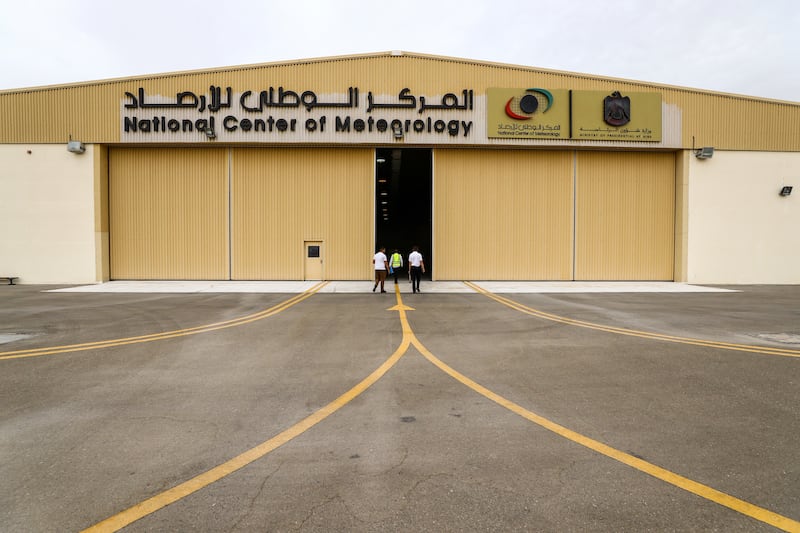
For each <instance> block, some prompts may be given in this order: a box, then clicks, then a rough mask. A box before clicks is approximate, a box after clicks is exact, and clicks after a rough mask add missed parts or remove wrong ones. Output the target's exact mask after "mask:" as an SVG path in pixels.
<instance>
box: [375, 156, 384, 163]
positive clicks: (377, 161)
mask: <svg viewBox="0 0 800 533" xmlns="http://www.w3.org/2000/svg"><path fill="white" fill-rule="evenodd" d="M375 162H376V163H378V164H380V163H386V160H385V159H384V158H382V157H379V158H378V159H376V160H375Z"/></svg>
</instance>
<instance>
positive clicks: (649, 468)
mask: <svg viewBox="0 0 800 533" xmlns="http://www.w3.org/2000/svg"><path fill="white" fill-rule="evenodd" d="M395 294H396V296H397V305H396V306H394V307H391V308H389V309H388V310H389V311H398V312H399V315H400V322H401V324H402V330H403V338H402V340H401V342H400V346H398V348H397V350H395V352H394V353H393V354H392V355H391V356H390V357H389V358H388V359H387V360H386V361H384V363H383V364H381V365H380V366H379V367H378V368H377V369H376V370H374V371H373V372H372V374H370V375H369V376H367V377H366V378H364V379H363V380H362V381H361V382H360V383H359V384H357V385H356V386H355V387H353V388H352V389H350V390H349V391H347V392H346V393H344V394H342V395H341V396H339V397H338V398H337V399H336V400H334V401H333V402H331V403H329V404H328V405H326V406H325V407H323V408H322V409H320V410H319V411H316V412H315V413H313V414H311V415H310V416H308V417H306V418H305V419H303V420H301V421H300V422H298V423H297V424H295V425H293V426H292V427H290V428H288V429H286V430H285V431H283V432H281V433H280V434H278V435H276V436H275V437H273V438H271V439H269V440H267V441H265V442H263V443H262V444H260V445H258V446H256V447H255V448H252V449H250V450H248V451H246V452H244V453H242V454H241V455H238V456H236V457H234V458H233V459H231V460H229V461H227V462H225V463H223V464H221V465H219V466H217V467H215V468H212V469H211V470H208V471H206V472H204V473H202V474H200V475H198V476H196V477H194V478H192V479H190V480H188V481H185V482H184V483H181V484H180V485H177V486H175V487H173V488H171V489H168V490H166V491H164V492H162V493H160V494H156V495H155V496H153V497H151V498H149V499H147V500H144V501H143V502H141V503H138V504H136V505H134V506H133V507H130V508H128V509H126V510H125V511H122V512H121V513H119V514H116V515H114V516H112V517H110V518H107V519H106V520H103V521H102V522H99V523H97V524H95V525H94V526H92V527H90V528H88V529H86V530H84V531H86V532H97V531H117V530H119V529H121V528H123V527H125V526H127V525H129V524H131V523H133V522H135V521H136V520H139V519H141V518H143V517H145V516H147V515H149V514H152V513H154V512H156V511H158V510H159V509H162V508H163V507H165V506H167V505H169V504H171V503H174V502H176V501H178V500H180V499H182V498H184V497H186V496H188V495H190V494H192V493H194V492H197V491H198V490H200V489H202V488H204V487H207V486H208V485H210V484H212V483H214V482H215V481H218V480H220V479H222V478H223V477H225V476H227V475H229V474H231V473H233V472H235V471H237V470H239V469H240V468H242V467H244V466H246V465H248V464H250V463H252V462H253V461H255V460H257V459H260V458H261V457H264V456H265V455H266V454H268V453H270V452H271V451H272V450H274V449H276V448H278V447H279V446H281V445H283V444H286V443H287V442H289V441H290V440H292V439H294V438H295V437H297V436H298V435H300V434H302V433H303V432H305V431H307V430H309V429H310V428H312V427H313V426H314V425H316V424H318V423H319V422H321V421H322V420H324V419H325V418H327V417H328V416H330V415H331V414H333V413H335V412H336V411H338V410H339V409H341V408H342V407H344V406H345V405H346V404H347V403H349V402H350V401H352V400H353V399H354V398H356V397H357V396H359V395H360V394H361V393H363V392H364V391H365V390H367V389H368V388H369V387H370V386H371V385H372V384H374V383H375V382H376V381H378V379H380V378H381V377H382V376H383V375H385V374H386V373H387V372H388V371H389V369H391V368H392V367H393V366H394V365H395V364H396V363H397V362H398V361H399V360H400V358H401V357H403V355H404V354H405V353H406V352H407V351H408V348H409V347H410V346H414V348H416V349H417V350H418V351H419V352H420V353H421V354H422V356H423V357H425V358H426V359H427V360H428V361H430V362H431V363H432V364H433V365H435V366H436V367H437V368H439V369H440V370H442V371H443V372H445V373H446V374H448V375H449V376H451V377H452V378H454V379H455V380H457V381H458V382H460V383H462V384H463V385H465V386H467V387H469V388H470V389H472V390H473V391H475V392H477V393H478V394H480V395H482V396H484V397H485V398H487V399H489V400H491V401H493V402H495V403H497V404H498V405H500V406H502V407H504V408H506V409H508V410H509V411H511V412H513V413H516V414H517V415H519V416H521V417H523V418H525V419H526V420H529V421H531V422H533V423H535V424H537V425H539V426H541V427H543V428H545V429H547V430H549V431H551V432H553V433H555V434H557V435H559V436H561V437H563V438H565V439H567V440H570V441H572V442H575V443H577V444H580V445H581V446H584V447H586V448H589V449H590V450H593V451H595V452H597V453H600V454H602V455H605V456H606V457H609V458H611V459H614V460H615V461H618V462H620V463H623V464H625V465H628V466H630V467H632V468H635V469H636V470H639V471H641V472H644V473H646V474H648V475H650V476H653V477H655V478H657V479H660V480H662V481H664V482H666V483H669V484H671V485H673V486H675V487H678V488H680V489H683V490H686V491H688V492H690V493H692V494H696V495H697V496H700V497H702V498H705V499H707V500H709V501H712V502H714V503H717V504H719V505H722V506H725V507H727V508H729V509H732V510H734V511H736V512H738V513H741V514H743V515H746V516H749V517H751V518H754V519H756V520H759V521H761V522H764V523H766V524H769V525H771V526H774V527H777V528H780V529H783V530H785V531H796V532H800V522H798V521H796V520H793V519H791V518H787V517H785V516H782V515H780V514H777V513H774V512H772V511H769V510H767V509H764V508H762V507H758V506H756V505H753V504H751V503H749V502H746V501H744V500H741V499H739V498H736V497H734V496H731V495H729V494H726V493H724V492H721V491H718V490H716V489H714V488H711V487H709V486H707V485H703V484H702V483H698V482H696V481H693V480H691V479H689V478H686V477H684V476H681V475H679V474H676V473H674V472H671V471H669V470H667V469H665V468H661V467H660V466H657V465H654V464H652V463H649V462H647V461H645V460H643V459H639V458H638V457H635V456H633V455H631V454H628V453H625V452H622V451H620V450H617V449H616V448H612V447H611V446H608V445H607V444H603V443H602V442H600V441H597V440H594V439H591V438H589V437H586V436H585V435H582V434H580V433H577V432H575V431H572V430H570V429H568V428H566V427H564V426H561V425H560V424H557V423H555V422H553V421H551V420H548V419H547V418H544V417H542V416H540V415H538V414H536V413H534V412H532V411H529V410H527V409H525V408H524V407H522V406H520V405H518V404H516V403H514V402H512V401H510V400H508V399H506V398H504V397H503V396H500V395H499V394H495V393H494V392H492V391H490V390H489V389H487V388H486V387H483V386H482V385H480V384H479V383H477V382H475V381H473V380H471V379H470V378H468V377H466V376H465V375H463V374H461V373H459V372H458V371H456V370H455V369H453V368H451V367H450V366H448V365H446V364H445V363H444V362H442V361H441V360H440V359H438V358H437V357H436V356H434V355H433V354H432V353H431V352H430V351H429V350H428V349H427V348H426V347H425V346H424V345H423V344H422V343H421V342H420V341H419V339H417V337H416V335H415V334H414V332H413V330H412V329H411V325H410V324H409V322H408V317H407V315H406V311H409V310H413V309H412V308H410V307H408V306H406V305H404V304H403V301H402V297H401V295H400V290H399V288H395Z"/></svg>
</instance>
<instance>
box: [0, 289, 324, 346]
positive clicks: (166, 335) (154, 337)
mask: <svg viewBox="0 0 800 533" xmlns="http://www.w3.org/2000/svg"><path fill="white" fill-rule="evenodd" d="M327 284H328V282H327V281H323V282H320V283H317V284H316V285H314V286H313V287H310V288H309V289H308V290H306V291H305V292H302V293H300V294H297V295H295V296H293V297H291V298H289V299H288V300H285V301H283V302H281V303H279V304H277V305H274V306H273V307H270V308H269V309H265V310H263V311H259V312H257V313H253V314H251V315H246V316H243V317H239V318H233V319H230V320H225V321H223V322H216V323H213V324H206V325H203V326H195V327H191V328H185V329H178V330H174V331H165V332H162V333H151V334H148V335H139V336H137V337H126V338H122V339H110V340H105V341H95V342H84V343H80V344H69V345H64V346H50V347H46V348H31V349H28V350H16V351H11V352H0V361H2V360H4V359H23V358H26V357H39V356H42V355H53V354H61V353H68V352H79V351H84V350H99V349H101V348H112V347H115V346H124V345H126V344H136V343H141V342H152V341H160V340H164V339H172V338H175V337H185V336H187V335H197V334H198V333H208V332H209V331H216V330H219V329H225V328H231V327H235V326H241V325H243V324H248V323H250V322H255V321H257V320H261V319H264V318H267V317H270V316H273V315H276V314H278V313H280V312H281V311H284V310H286V309H288V308H289V307H292V306H293V305H295V304H298V303H300V302H302V301H303V300H305V299H307V298H309V297H311V296H313V295H314V294H316V293H317V292H319V291H320V290H321V289H322V288H323V287H324V286H325V285H327Z"/></svg>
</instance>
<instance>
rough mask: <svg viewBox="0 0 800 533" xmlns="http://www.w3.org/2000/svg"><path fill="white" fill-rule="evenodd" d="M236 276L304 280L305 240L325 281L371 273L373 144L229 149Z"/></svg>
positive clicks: (373, 223)
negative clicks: (316, 251)
mask: <svg viewBox="0 0 800 533" xmlns="http://www.w3.org/2000/svg"><path fill="white" fill-rule="evenodd" d="M232 153H233V157H232V161H233V164H232V169H233V174H232V175H233V194H232V198H233V202H232V205H233V217H232V222H233V247H232V250H233V251H232V256H233V261H232V264H233V279H264V280H279V279H280V280H301V279H303V267H304V263H303V260H304V249H303V242H304V241H322V242H323V243H324V244H323V250H324V252H325V255H326V257H324V265H323V269H324V275H325V277H326V279H336V280H357V279H369V278H370V277H371V270H370V269H371V266H372V265H371V264H370V262H369V258H370V257H372V240H373V231H374V225H375V222H374V211H373V209H374V208H373V203H374V200H373V191H374V183H373V181H374V160H373V154H374V152H373V150H371V149H332V148H329V149H323V148H320V149H314V150H309V149H255V148H254V149H247V148H241V149H234V150H233V151H232Z"/></svg>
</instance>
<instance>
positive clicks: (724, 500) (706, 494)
mask: <svg viewBox="0 0 800 533" xmlns="http://www.w3.org/2000/svg"><path fill="white" fill-rule="evenodd" d="M411 344H412V345H413V346H414V347H415V348H416V349H417V350H419V352H420V353H421V354H422V355H423V357H425V358H426V359H427V360H428V361H430V362H431V363H433V364H434V365H435V366H436V367H437V368H439V369H440V370H442V371H443V372H445V373H446V374H448V375H449V376H451V377H452V378H454V379H456V380H457V381H459V382H460V383H462V384H464V385H466V386H467V387H469V388H470V389H472V390H474V391H475V392H477V393H478V394H480V395H482V396H484V397H486V398H488V399H489V400H491V401H493V402H495V403H497V404H499V405H501V406H503V407H505V408H506V409H508V410H509V411H511V412H513V413H516V414H518V415H519V416H521V417H523V418H525V419H527V420H530V421H531V422H533V423H535V424H538V425H539V426H541V427H543V428H545V429H548V430H550V431H552V432H553V433H555V434H557V435H560V436H561V437H564V438H565V439H568V440H570V441H572V442H575V443H577V444H580V445H581V446H585V447H587V448H589V449H590V450H593V451H595V452H597V453H600V454H602V455H605V456H606V457H610V458H611V459H614V460H615V461H619V462H621V463H623V464H626V465H628V466H630V467H633V468H635V469H636V470H639V471H641V472H644V473H646V474H649V475H651V476H653V477H655V478H657V479H660V480H662V481H665V482H667V483H669V484H670V485H674V486H676V487H678V488H681V489H683V490H686V491H688V492H691V493H692V494H696V495H697V496H700V497H701V498H705V499H707V500H710V501H712V502H715V503H718V504H720V505H723V506H725V507H727V508H729V509H733V510H734V511H736V512H739V513H741V514H743V515H746V516H749V517H751V518H755V519H756V520H759V521H761V522H764V523H765V524H769V525H771V526H774V527H777V528H780V529H783V530H785V531H796V532H797V531H800V522H797V521H795V520H792V519H791V518H787V517H785V516H782V515H779V514H777V513H774V512H772V511H769V510H767V509H764V508H762V507H758V506H756V505H753V504H752V503H749V502H746V501H744V500H740V499H739V498H736V497H734V496H731V495H729V494H725V493H724V492H720V491H718V490H716V489H713V488H711V487H709V486H707V485H703V484H702V483H698V482H696V481H693V480H691V479H689V478H686V477H683V476H681V475H679V474H676V473H674V472H671V471H669V470H667V469H665V468H661V467H660V466H656V465H654V464H652V463H648V462H647V461H645V460H643V459H639V458H638V457H635V456H633V455H630V454H628V453H625V452H622V451H620V450H617V449H616V448H612V447H611V446H608V445H607V444H603V443H602V442H599V441H596V440H594V439H591V438H589V437H586V436H585V435H581V434H580V433H577V432H575V431H572V430H571V429H567V428H565V427H564V426H561V425H559V424H556V423H555V422H552V421H550V420H548V419H546V418H544V417H542V416H540V415H537V414H536V413H533V412H531V411H528V410H527V409H525V408H523V407H521V406H520V405H518V404H516V403H514V402H512V401H510V400H508V399H506V398H504V397H502V396H500V395H499V394H495V393H494V392H492V391H490V390H489V389H487V388H486V387H483V386H482V385H480V384H478V383H476V382H475V381H472V380H471V379H469V378H468V377H466V376H465V375H463V374H461V373H459V372H458V371H456V370H454V369H453V368H451V367H449V366H448V365H446V364H445V363H444V362H442V361H441V360H440V359H438V358H437V357H436V356H434V355H433V354H432V353H431V352H430V351H428V349H427V348H425V346H423V345H422V343H421V342H419V340H418V339H417V338H416V337H414V339H413V340H412V342H411Z"/></svg>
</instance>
